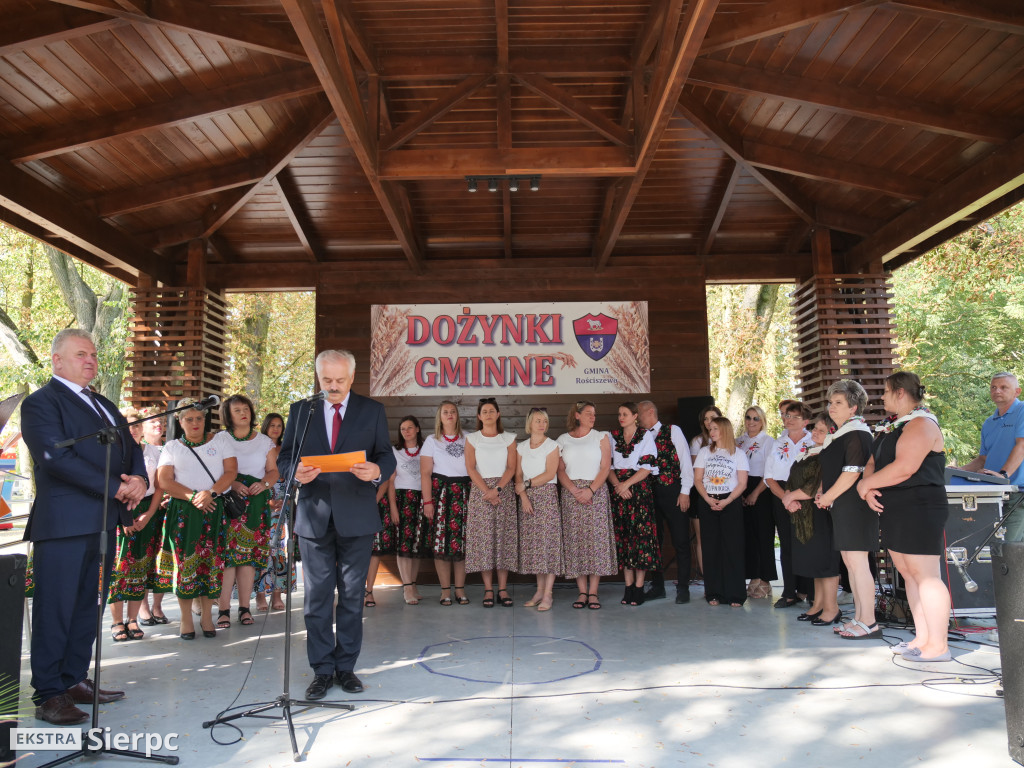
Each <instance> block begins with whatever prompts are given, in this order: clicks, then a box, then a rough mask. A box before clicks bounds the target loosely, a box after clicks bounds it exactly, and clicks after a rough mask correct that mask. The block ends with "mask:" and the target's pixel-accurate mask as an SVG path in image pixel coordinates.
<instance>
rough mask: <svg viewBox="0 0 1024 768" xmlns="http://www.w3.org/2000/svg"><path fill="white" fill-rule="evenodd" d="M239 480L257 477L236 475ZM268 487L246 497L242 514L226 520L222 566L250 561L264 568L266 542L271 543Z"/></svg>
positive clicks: (247, 481)
mask: <svg viewBox="0 0 1024 768" xmlns="http://www.w3.org/2000/svg"><path fill="white" fill-rule="evenodd" d="M238 482H240V483H242V485H247V486H248V485H252V484H253V483H255V482H259V478H258V477H253V476H252V475H239V476H238ZM269 502H270V490H269V489H267V490H265V491H261V492H260V493H257V494H256V495H255V496H249V497H247V499H246V504H245V514H244V515H242V516H241V517H239V518H236V519H235V520H227V521H226V523H227V526H226V528H225V529H224V567H225V568H235V567H238V566H243V565H251V566H253V567H254V568H265V567H266V564H267V546H268V545H269V543H270V504H269Z"/></svg>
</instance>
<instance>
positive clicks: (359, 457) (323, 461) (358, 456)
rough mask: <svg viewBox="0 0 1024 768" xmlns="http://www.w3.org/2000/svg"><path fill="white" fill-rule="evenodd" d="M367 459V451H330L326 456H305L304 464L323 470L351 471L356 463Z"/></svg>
mask: <svg viewBox="0 0 1024 768" xmlns="http://www.w3.org/2000/svg"><path fill="white" fill-rule="evenodd" d="M364 461H366V451H351V452H350V453H329V454H327V455H326V456H303V457H302V466H304V467H319V468H320V471H321V472H350V471H351V470H352V466H353V465H354V464H360V463H362V462H364Z"/></svg>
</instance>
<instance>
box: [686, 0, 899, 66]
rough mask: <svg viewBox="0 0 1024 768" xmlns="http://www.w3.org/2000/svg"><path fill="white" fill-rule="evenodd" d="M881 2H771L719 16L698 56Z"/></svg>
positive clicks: (861, 0)
mask: <svg viewBox="0 0 1024 768" xmlns="http://www.w3.org/2000/svg"><path fill="white" fill-rule="evenodd" d="M881 2H883V0H771V2H768V3H765V4H764V5H760V6H757V7H754V8H751V9H750V10H749V11H745V12H742V13H735V14H731V15H724V14H723V15H722V16H720V17H719V18H718V19H716V20H715V23H714V24H712V26H711V29H709V30H708V34H707V37H706V38H704V44H703V45H702V46H701V50H700V52H701V53H702V54H707V53H713V52H714V51H720V50H722V49H725V48H733V47H734V46H737V45H740V44H742V43H752V42H755V41H757V40H761V39H763V38H765V37H771V36H772V35H779V34H782V33H783V32H788V31H789V30H791V29H798V28H800V27H806V26H809V25H811V24H814V23H816V22H818V21H821V20H822V19H827V18H829V17H831V16H836V15H838V14H841V13H849V12H850V11H854V10H857V9H858V8H869V7H871V6H873V5H879V4H880V3H881Z"/></svg>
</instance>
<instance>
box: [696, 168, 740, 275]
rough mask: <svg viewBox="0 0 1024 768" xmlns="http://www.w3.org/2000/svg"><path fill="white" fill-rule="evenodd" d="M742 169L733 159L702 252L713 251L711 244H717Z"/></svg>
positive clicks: (705, 236)
mask: <svg viewBox="0 0 1024 768" xmlns="http://www.w3.org/2000/svg"><path fill="white" fill-rule="evenodd" d="M727 162H728V161H727ZM742 171H743V168H742V167H741V166H740V164H739V163H737V162H735V161H733V162H732V170H731V171H730V172H729V180H728V181H727V182H726V184H725V187H724V188H723V189H722V195H721V196H720V197H719V198H718V204H717V205H716V206H715V217H714V219H712V221H711V225H710V226H709V227H708V231H707V234H706V235H704V242H703V245H702V246H701V249H700V253H701V254H704V255H706V254H709V253H711V246H713V245H714V244H715V237H716V236H717V235H718V229H719V228H720V227H721V226H722V219H724V218H725V212H726V211H727V210H728V208H729V201H730V200H732V193H733V190H735V189H736V182H737V181H738V180H739V178H740V173H742Z"/></svg>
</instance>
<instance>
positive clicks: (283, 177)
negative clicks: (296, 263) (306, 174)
mask: <svg viewBox="0 0 1024 768" xmlns="http://www.w3.org/2000/svg"><path fill="white" fill-rule="evenodd" d="M270 186H271V187H273V189H274V191H275V192H276V193H277V197H278V199H279V200H280V201H281V205H282V206H283V207H284V212H285V215H286V216H287V217H288V221H290V222H291V225H292V229H294V230H295V234H296V236H297V237H298V238H299V243H301V245H302V250H303V251H305V252H306V255H307V256H308V257H309V258H310V260H311V261H321V260H322V259H321V257H320V255H319V254H318V253H317V250H316V249H315V248H314V247H313V242H314V238H313V235H312V228H311V225H310V222H309V216H308V213H307V211H306V210H305V206H304V205H302V202H301V199H300V197H299V194H298V191H297V190H296V189H295V182H294V180H293V179H292V178H291V175H290V174H289V173H288V169H287V168H285V169H282V170H281V172H280V173H278V174H277V175H276V176H274V177H273V178H272V179H270Z"/></svg>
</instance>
